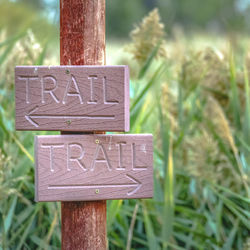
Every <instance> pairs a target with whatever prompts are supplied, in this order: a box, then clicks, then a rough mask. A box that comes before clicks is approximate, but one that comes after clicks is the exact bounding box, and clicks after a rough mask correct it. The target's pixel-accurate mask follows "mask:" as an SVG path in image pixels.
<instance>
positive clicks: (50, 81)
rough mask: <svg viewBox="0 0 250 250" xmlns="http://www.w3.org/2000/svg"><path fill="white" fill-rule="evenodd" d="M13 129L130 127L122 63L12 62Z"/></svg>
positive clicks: (79, 129)
mask: <svg viewBox="0 0 250 250" xmlns="http://www.w3.org/2000/svg"><path fill="white" fill-rule="evenodd" d="M15 82H16V129H17V130H61V131H129V69H128V67H127V66H50V67H45V66H17V67H16V69H15Z"/></svg>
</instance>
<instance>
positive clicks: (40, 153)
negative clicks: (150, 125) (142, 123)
mask: <svg viewBox="0 0 250 250" xmlns="http://www.w3.org/2000/svg"><path fill="white" fill-rule="evenodd" d="M35 150H36V155H35V158H36V201H74V200H78V201H80V200H86V201H87V200H108V199H131V198H150V197H152V196H153V178H152V176H153V166H152V162H153V151H152V135H148V134H141V135H61V136H60V135H59V136H37V137H36V138H35Z"/></svg>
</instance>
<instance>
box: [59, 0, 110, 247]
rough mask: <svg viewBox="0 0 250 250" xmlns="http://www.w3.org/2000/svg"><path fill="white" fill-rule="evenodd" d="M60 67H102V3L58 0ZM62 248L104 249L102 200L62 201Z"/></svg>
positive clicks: (104, 235) (104, 203)
mask: <svg viewBox="0 0 250 250" xmlns="http://www.w3.org/2000/svg"><path fill="white" fill-rule="evenodd" d="M60 63H61V65H103V64H105V0H70V1H67V0H60ZM61 220H62V229H61V230H62V249H63V250H65V249H70V250H74V249H88V250H91V249H93V250H94V249H95V250H96V249H106V248H107V240H106V201H94V202H93V201H91V202H62V204H61Z"/></svg>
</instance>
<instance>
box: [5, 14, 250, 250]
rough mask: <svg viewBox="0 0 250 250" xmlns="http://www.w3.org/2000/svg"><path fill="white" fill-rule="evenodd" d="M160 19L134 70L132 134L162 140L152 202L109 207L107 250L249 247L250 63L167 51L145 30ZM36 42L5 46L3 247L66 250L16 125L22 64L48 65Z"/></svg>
mask: <svg viewBox="0 0 250 250" xmlns="http://www.w3.org/2000/svg"><path fill="white" fill-rule="evenodd" d="M156 15H158V14H157V12H154V13H153V14H152V13H151V15H150V17H149V18H148V19H145V20H144V25H142V26H139V27H138V29H137V32H136V39H137V40H136V42H137V45H136V46H138V44H139V43H140V41H139V39H140V30H143V32H149V33H146V34H147V35H146V36H143V43H141V44H142V46H146V45H147V40H145V37H149V40H150V41H149V42H148V43H149V44H150V43H152V41H153V44H151V45H150V46H147V47H146V48H147V50H146V52H145V50H143V48H141V51H144V52H145V53H147V55H146V56H145V55H143V60H142V58H141V57H140V59H139V60H138V64H137V66H136V67H133V66H131V71H132V72H131V73H132V74H131V75H132V78H131V110H130V111H131V133H143V132H145V133H153V135H154V198H153V199H148V200H139V199H138V200H124V201H122V200H113V201H108V221H107V229H108V239H109V249H153V250H155V249H249V245H250V238H249V236H248V235H249V230H250V223H249V221H250V220H249V219H250V218H249V217H250V213H249V208H250V199H249V171H250V169H249V168H250V152H249V151H250V140H249V135H250V93H249V75H250V72H249V71H250V68H249V66H250V63H249V62H250V60H249V59H248V57H247V55H246V56H245V57H242V56H241V55H238V54H237V53H236V52H234V50H233V49H228V50H225V51H224V52H222V51H220V50H219V49H216V50H214V49H205V50H202V51H199V49H198V48H195V49H194V50H192V51H189V50H186V52H185V54H184V55H182V56H179V57H176V56H174V55H176V54H178V51H179V50H180V46H183V47H184V46H185V44H181V45H180V44H178V46H177V45H176V48H175V47H172V49H173V50H175V49H176V50H177V51H172V52H173V53H172V54H171V53H169V55H167V54H168V53H165V52H163V50H164V49H166V44H167V41H165V40H164V39H165V38H164V34H163V33H162V32H158V33H157V32H156V30H154V34H162V37H158V39H154V38H153V36H154V34H151V33H150V30H149V31H147V27H150V25H147V22H152V21H153V22H154V25H155V26H154V27H155V29H157V27H158V28H159V29H162V25H157V23H159V18H156V20H154V16H156ZM145 23H146V24H145ZM134 34H135V33H134ZM1 35H2V34H1ZM30 36H31V35H27V34H22V35H20V37H18V36H16V37H13V38H8V39H6V38H5V39H4V38H2V40H1V41H0V60H1V67H0V74H1V79H0V103H1V105H0V249H58V248H59V247H60V209H59V207H60V204H59V203H56V202H51V203H35V202H34V161H33V147H34V145H33V137H34V133H33V132H16V131H15V128H14V117H15V115H14V76H13V69H14V66H15V64H26V65H27V64H36V63H40V64H46V63H48V64H50V61H49V60H50V59H49V58H48V54H47V56H46V50H44V49H42V48H40V47H39V46H38V45H37V44H36V41H35V39H34V38H33V37H32V36H31V37H30ZM34 45H36V46H34ZM32 46H33V47H32ZM130 46H133V44H132V45H130ZM30 48H33V49H32V50H30ZM34 48H35V49H34ZM137 49H138V48H137ZM30 51H32V54H30ZM130 51H131V52H132V53H133V51H134V50H133V49H132V50H130ZM159 51H160V53H159ZM182 51H185V50H182ZM166 52H169V51H166ZM174 52H176V53H174ZM136 55H137V56H138V54H136ZM44 60H47V61H44ZM120 60H121V61H122V60H123V59H122V58H121V59H120ZM126 60H128V59H126ZM135 60H136V57H135ZM135 60H134V59H130V60H128V64H129V65H134V64H135ZM236 62H237V63H236ZM134 68H136V69H137V70H136V72H133V69H134ZM40 133H41V134H44V132H40Z"/></svg>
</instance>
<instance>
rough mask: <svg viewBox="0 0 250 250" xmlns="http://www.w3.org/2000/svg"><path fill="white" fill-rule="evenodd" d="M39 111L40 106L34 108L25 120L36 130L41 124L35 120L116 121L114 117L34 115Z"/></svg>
mask: <svg viewBox="0 0 250 250" xmlns="http://www.w3.org/2000/svg"><path fill="white" fill-rule="evenodd" d="M37 110H38V106H37V107H35V108H33V109H32V110H31V111H30V112H29V113H28V114H27V115H25V119H26V120H27V121H28V122H30V123H31V124H32V125H33V126H35V127H36V128H38V127H39V124H38V122H37V121H34V119H65V120H69V119H70V120H71V119H73V120H75V119H103V120H107V119H115V116H114V115H105V116H101V115H57V114H53V115H39V114H34V113H35V112H36V111H37Z"/></svg>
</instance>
